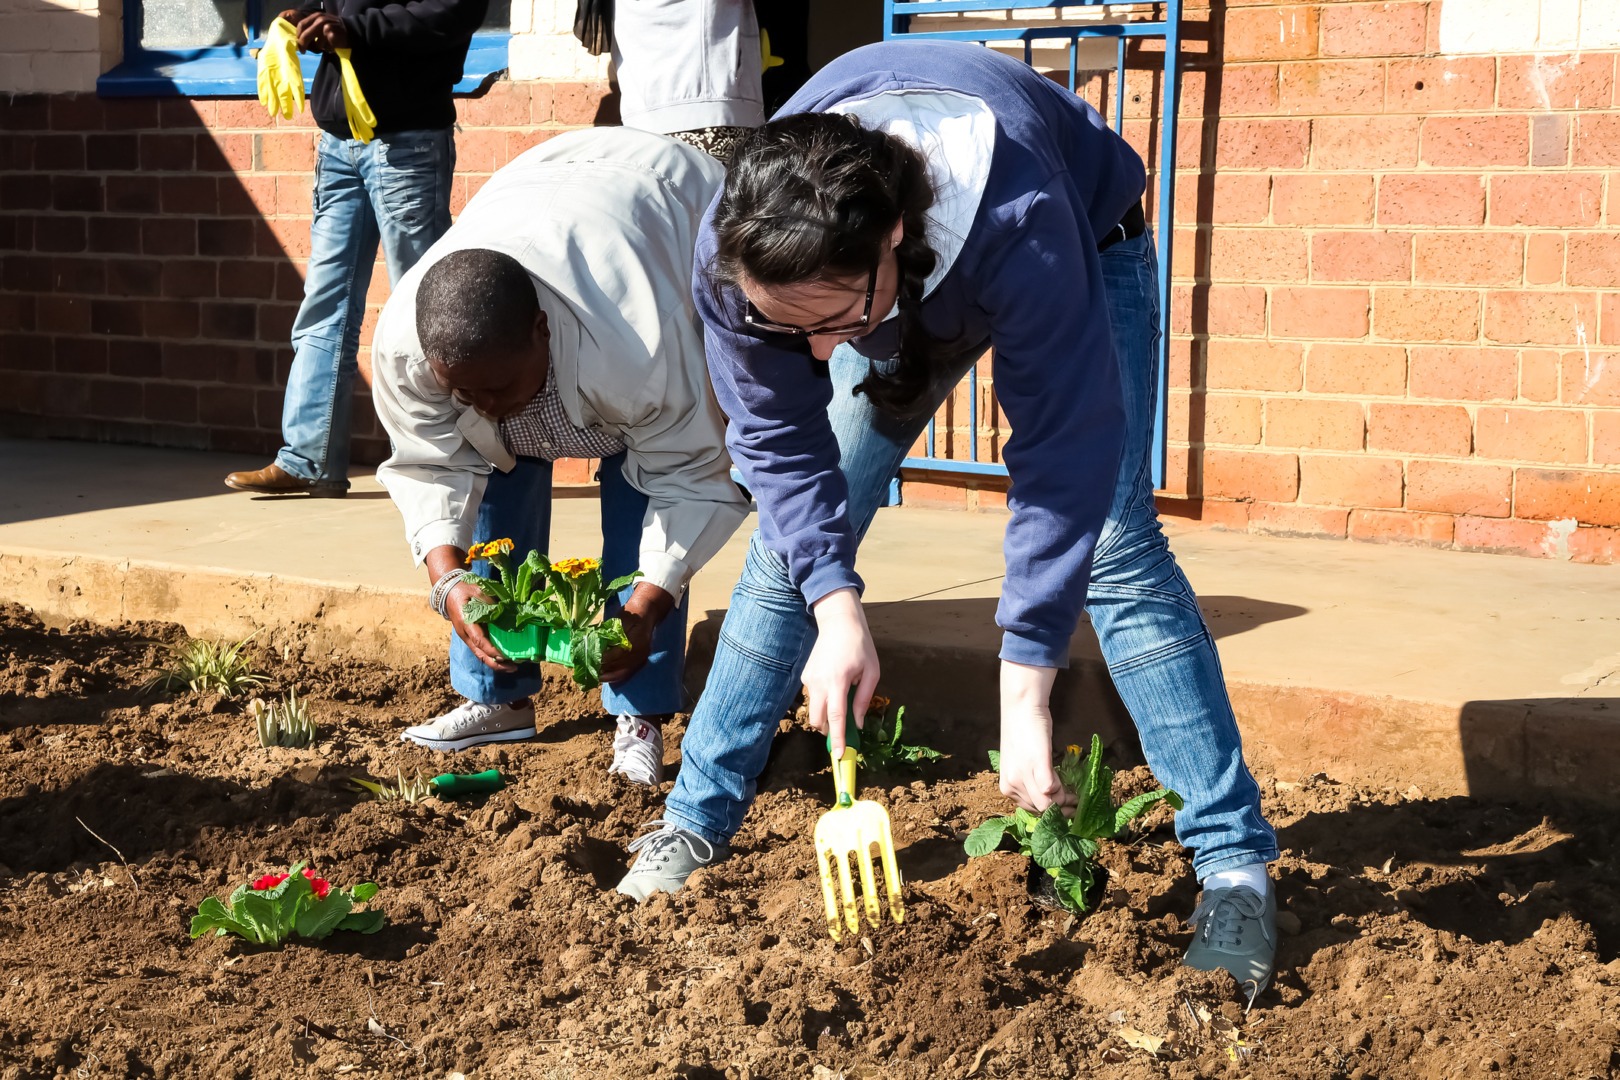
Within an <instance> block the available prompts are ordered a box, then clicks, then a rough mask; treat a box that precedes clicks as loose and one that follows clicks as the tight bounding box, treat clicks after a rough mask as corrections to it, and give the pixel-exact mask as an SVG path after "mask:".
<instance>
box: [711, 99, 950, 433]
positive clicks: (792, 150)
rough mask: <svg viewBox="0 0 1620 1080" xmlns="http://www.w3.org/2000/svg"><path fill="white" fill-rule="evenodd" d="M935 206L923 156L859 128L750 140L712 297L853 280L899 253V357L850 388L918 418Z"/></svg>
mask: <svg viewBox="0 0 1620 1080" xmlns="http://www.w3.org/2000/svg"><path fill="white" fill-rule="evenodd" d="M933 201H934V189H933V186H932V185H931V184H930V183H929V180H928V169H927V165H926V164H925V162H924V161H923V158H922V155H921V154H919V153H918V152H917V151H916V150H914V149H912V148H911V147H910V146H908V145H906V144H905V143H904V142H902V141H901V140H899V139H897V138H895V137H893V136H892V135H887V134H884V133H883V132H881V131H874V130H872V129H870V128H867V127H865V126H863V125H862V124H861V122H860V121H859V120H857V119H855V118H854V117H851V116H844V115H840V114H837V113H801V114H799V115H796V116H787V117H783V118H781V119H778V120H773V121H771V122H770V123H768V124H766V125H765V126H763V127H760V128H756V129H755V130H754V131H753V132H751V133H750V134H748V135H747V136H745V137H744V139H743V141H742V142H741V143H740V144H739V145H738V147H737V150H736V153H735V154H734V156H733V157H732V159H731V168H730V170H729V171H728V172H727V175H726V183H725V188H724V189H723V190H722V191H721V193H720V201H719V204H718V205H717V206H716V208H715V215H714V231H715V237H716V240H717V251H716V254H715V258H714V261H713V263H712V264H711V265H710V267H709V268H708V272H709V276H710V281H711V283H712V284H713V285H715V286H716V287H725V286H736V285H738V284H739V283H740V282H741V280H742V279H743V278H744V277H745V276H746V277H747V278H749V279H750V280H753V281H757V282H759V283H760V284H761V285H768V286H778V285H796V284H800V283H804V282H813V281H825V280H828V279H847V278H852V277H856V276H858V275H860V276H864V275H866V274H868V273H870V272H871V270H872V267H874V266H876V265H877V263H878V260H879V259H880V258H882V255H883V252H884V251H886V250H888V246H889V242H890V237H891V235H892V234H893V231H894V224H895V222H896V221H902V222H904V227H903V235H902V237H901V240H900V245H899V246H898V247H897V248H895V249H894V254H895V260H896V263H897V265H898V267H899V271H900V280H899V308H900V313H899V320H900V349H899V355H898V356H897V357H896V358H895V359H894V360H893V361H887V362H885V363H883V364H882V365H879V364H878V363H876V362H874V363H873V364H872V366H871V368H870V370H868V372H867V375H866V378H865V379H864V380H863V381H862V382H861V384H860V385H859V386H857V387H856V388H855V391H856V392H857V393H864V394H865V395H866V396H867V397H868V398H870V399H871V400H872V402H873V404H875V405H877V406H878V407H879V408H880V409H883V410H884V411H885V412H887V413H890V414H891V415H894V416H898V417H908V416H915V415H916V414H917V413H918V412H919V411H921V410H922V409H923V408H926V404H925V403H924V401H923V398H924V395H925V394H926V393H927V391H928V387H929V385H930V382H931V381H932V368H933V361H934V358H935V355H936V354H937V352H938V351H939V342H938V341H936V340H935V339H934V338H933V336H932V335H930V334H929V333H928V331H927V330H926V329H924V328H923V325H922V297H923V287H924V285H925V283H926V282H927V280H928V275H929V274H930V273H931V272H932V271H933V269H934V265H935V262H936V257H935V254H934V251H933V249H932V248H930V247H929V246H928V243H927V241H926V239H925V236H924V227H925V226H924V215H925V214H926V212H927V210H928V208H929V206H931V205H932V204H933Z"/></svg>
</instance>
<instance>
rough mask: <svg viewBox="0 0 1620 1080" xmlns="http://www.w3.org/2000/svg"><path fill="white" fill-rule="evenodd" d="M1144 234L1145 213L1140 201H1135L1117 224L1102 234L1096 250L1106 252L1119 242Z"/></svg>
mask: <svg viewBox="0 0 1620 1080" xmlns="http://www.w3.org/2000/svg"><path fill="white" fill-rule="evenodd" d="M1145 232H1147V213H1146V212H1145V211H1144V210H1143V209H1142V200H1141V199H1137V200H1136V205H1135V206H1132V207H1131V208H1130V209H1129V210H1127V211H1125V216H1124V217H1122V218H1120V219H1119V224H1118V225H1115V226H1114V227H1113V228H1112V229H1109V230H1108V231H1107V232H1106V233H1104V234H1103V236H1102V239H1101V240H1098V241H1097V250H1098V251H1107V250H1108V249H1109V248H1111V247H1113V246H1114V245H1115V244H1117V243H1119V242H1120V241H1121V240H1129V239H1131V238H1132V237H1136V236H1141V235H1142V234H1143V233H1145Z"/></svg>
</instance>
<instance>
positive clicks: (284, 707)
mask: <svg viewBox="0 0 1620 1080" xmlns="http://www.w3.org/2000/svg"><path fill="white" fill-rule="evenodd" d="M248 715H249V716H251V717H253V725H254V728H255V729H256V730H257V731H258V734H259V745H260V746H290V747H292V748H294V749H301V748H303V747H306V746H312V745H314V742H315V736H316V735H317V734H318V731H317V729H316V727H315V721H314V720H313V719H312V718H311V717H310V715H309V707H308V703H307V702H305V701H304V700H303V699H301V698H299V696H298V692H297V691H296V690H289V691H287V696H286V697H285V698H284V699H282V700H281V701H265V700H264V699H263V698H254V699H253V700H252V701H250V702H248Z"/></svg>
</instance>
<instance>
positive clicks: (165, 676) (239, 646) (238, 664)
mask: <svg viewBox="0 0 1620 1080" xmlns="http://www.w3.org/2000/svg"><path fill="white" fill-rule="evenodd" d="M252 640H253V638H252V636H251V635H249V636H248V637H245V638H243V639H242V640H241V641H238V642H237V643H236V644H234V645H227V644H226V643H224V642H223V641H204V640H202V639H200V638H192V639H190V640H188V641H185V642H182V643H181V644H179V645H171V646H170V647H169V657H168V662H167V664H166V665H165V666H164V667H162V668H160V669H159V670H158V672H157V673H156V674H154V675H153V676H152V677H151V678H150V679H148V680H146V682H145V683H144V684H143V685H142V687H141V689H142V690H144V691H146V692H148V693H151V692H154V691H158V690H163V691H167V692H168V693H179V692H180V691H182V690H189V691H191V692H192V693H194V694H220V695H222V696H224V697H228V698H233V697H236V696H237V695H238V694H241V693H242V692H243V691H245V690H248V689H249V688H251V687H255V686H259V685H261V684H263V683H264V681H265V679H264V676H263V675H260V674H258V673H257V672H256V671H254V670H253V664H252V662H251V661H250V660H249V659H248V658H247V657H246V656H245V655H244V654H243V650H244V649H246V648H247V643H248V642H249V641H252Z"/></svg>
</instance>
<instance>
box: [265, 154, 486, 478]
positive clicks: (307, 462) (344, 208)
mask: <svg viewBox="0 0 1620 1080" xmlns="http://www.w3.org/2000/svg"><path fill="white" fill-rule="evenodd" d="M455 165H456V142H455V138H454V133H453V132H452V131H451V130H450V129H449V128H444V129H442V130H438V131H401V132H396V133H394V134H392V135H379V136H378V137H377V138H376V139H374V140H372V141H371V142H369V143H362V142H359V141H357V140H354V139H347V140H345V139H339V138H337V137H335V136H333V135H331V134H329V133H328V132H324V131H323V132H321V139H320V144H319V146H318V147H317V148H316V152H315V197H314V212H315V220H314V222H313V223H312V224H311V226H310V230H309V269H308V271H307V273H306V275H305V278H304V302H303V304H302V305H300V306H299V308H298V317H297V319H296V320H294V322H293V331H292V345H293V363H292V370H291V371H290V372H289V373H288V375H287V396H286V399H285V401H284V402H283V404H282V407H281V434H282V438H284V439H286V445H285V446H283V447H282V448H281V451H280V453H278V454H277V455H276V464H277V465H279V466H281V467H282V468H283V469H285V470H286V471H287V472H289V473H291V474H292V475H293V476H297V477H299V478H301V479H304V480H314V481H317V482H320V483H322V484H332V485H340V486H342V487H345V488H346V487H348V486H349V481H348V472H349V426H350V417H349V412H350V406H351V404H352V402H353V400H354V379H355V375H356V374H357V373H358V370H359V366H358V364H357V363H356V360H355V355H356V353H358V352H359V350H360V324H361V322H362V321H363V320H364V319H365V314H366V290H367V289H368V288H369V287H370V285H371V269H372V267H373V265H375V263H376V261H377V247H378V245H379V243H380V244H381V246H382V251H383V258H384V259H385V260H386V261H387V263H388V280H389V283H390V284H392V283H394V282H397V281H398V280H399V279H400V278H401V277H402V276H404V274H405V272H406V271H408V270H409V269H410V268H411V267H413V266H415V265H416V261H417V260H418V259H420V258H421V257H422V255H423V253H424V252H426V251H427V249H428V248H430V247H432V246H433V242H434V241H435V240H437V239H438V238H439V237H441V236H443V235H444V233H445V230H446V229H448V228H450V180H451V175H452V174H453V173H454V172H455Z"/></svg>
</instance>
